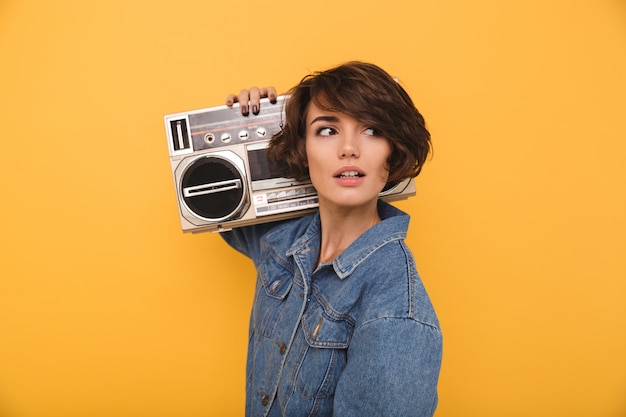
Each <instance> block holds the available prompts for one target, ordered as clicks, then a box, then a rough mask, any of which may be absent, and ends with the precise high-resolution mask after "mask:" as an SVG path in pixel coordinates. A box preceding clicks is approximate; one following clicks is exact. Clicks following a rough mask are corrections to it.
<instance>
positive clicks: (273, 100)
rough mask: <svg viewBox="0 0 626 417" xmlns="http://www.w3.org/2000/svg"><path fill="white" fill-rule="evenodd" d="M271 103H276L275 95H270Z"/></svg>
mask: <svg viewBox="0 0 626 417" xmlns="http://www.w3.org/2000/svg"><path fill="white" fill-rule="evenodd" d="M270 101H271V102H272V103H273V102H275V101H276V96H275V95H274V94H270Z"/></svg>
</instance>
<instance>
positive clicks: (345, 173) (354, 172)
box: [333, 167, 365, 178]
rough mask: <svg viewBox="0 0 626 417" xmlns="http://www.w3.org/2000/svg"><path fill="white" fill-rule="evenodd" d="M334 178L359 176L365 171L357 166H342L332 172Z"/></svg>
mask: <svg viewBox="0 0 626 417" xmlns="http://www.w3.org/2000/svg"><path fill="white" fill-rule="evenodd" d="M333 176H334V177H335V178H360V177H364V176H365V173H364V172H363V171H362V170H361V169H360V168H358V167H342V168H340V169H338V170H337V171H335V173H334V174H333Z"/></svg>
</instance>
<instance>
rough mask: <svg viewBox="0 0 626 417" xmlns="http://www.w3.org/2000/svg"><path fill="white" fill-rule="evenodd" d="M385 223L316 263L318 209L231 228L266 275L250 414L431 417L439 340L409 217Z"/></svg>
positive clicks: (254, 319)
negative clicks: (411, 244) (411, 243)
mask: <svg viewBox="0 0 626 417" xmlns="http://www.w3.org/2000/svg"><path fill="white" fill-rule="evenodd" d="M379 214H380V216H381V219H382V221H381V222H380V223H378V224H377V225H376V226H374V227H373V228H371V229H370V230H368V231H367V232H365V233H364V234H363V235H361V236H360V237H359V238H358V239H357V240H356V241H355V242H353V244H352V245H351V246H350V247H349V248H348V249H346V250H345V251H344V252H343V253H342V254H341V255H340V256H339V257H337V258H336V259H335V260H334V261H333V262H332V263H326V264H320V265H319V266H316V264H317V259H318V251H319V247H320V220H319V215H318V214H315V215H310V216H306V217H303V218H300V219H296V220H290V221H287V222H281V223H273V224H272V223H270V224H264V225H257V226H249V227H244V228H240V229H235V230H233V231H231V232H227V233H224V234H222V236H223V237H224V239H225V240H226V241H227V242H228V243H229V244H230V245H231V246H233V247H234V248H235V249H237V250H239V251H240V252H242V253H243V254H245V255H246V256H248V257H250V258H251V259H252V260H253V261H254V264H255V266H256V269H257V271H258V276H257V284H256V294H255V298H254V305H253V308H252V316H251V319H250V334H249V347H248V360H247V383H246V394H247V397H246V415H247V416H254V417H256V416H289V417H292V416H332V415H334V416H340V417H351V416H358V417H364V416H368V417H369V416H402V417H407V416H432V415H433V413H434V412H435V408H436V406H437V380H438V377H439V369H440V365H441V354H442V338H441V331H440V328H439V322H438V320H437V316H436V315H435V312H434V310H433V307H432V304H431V302H430V299H429V298H428V295H427V293H426V291H425V289H424V286H423V284H422V282H421V280H420V278H419V276H418V274H417V271H416V268H415V262H414V259H413V256H412V254H411V252H410V250H409V249H408V247H407V246H406V245H405V243H404V238H405V235H406V230H407V227H408V223H409V216H408V215H407V214H405V213H403V212H401V211H400V210H398V209H397V208H395V207H393V206H391V205H389V204H386V203H383V202H379Z"/></svg>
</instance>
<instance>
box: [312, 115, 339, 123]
mask: <svg viewBox="0 0 626 417" xmlns="http://www.w3.org/2000/svg"><path fill="white" fill-rule="evenodd" d="M338 121H339V118H338V117H337V116H317V117H316V118H315V119H313V120H312V121H311V123H310V124H311V125H312V124H314V123H316V122H331V123H337V122H338Z"/></svg>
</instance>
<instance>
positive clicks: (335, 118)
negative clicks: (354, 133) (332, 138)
mask: <svg viewBox="0 0 626 417" xmlns="http://www.w3.org/2000/svg"><path fill="white" fill-rule="evenodd" d="M305 120H306V125H307V126H310V125H311V124H312V123H315V122H341V121H355V122H356V121H358V120H357V119H355V118H353V117H352V116H349V115H347V114H345V113H342V112H339V111H335V110H327V109H324V108H320V107H319V106H318V105H317V104H315V102H314V101H312V100H311V101H310V102H309V104H308V105H307V107H306V119H305Z"/></svg>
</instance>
